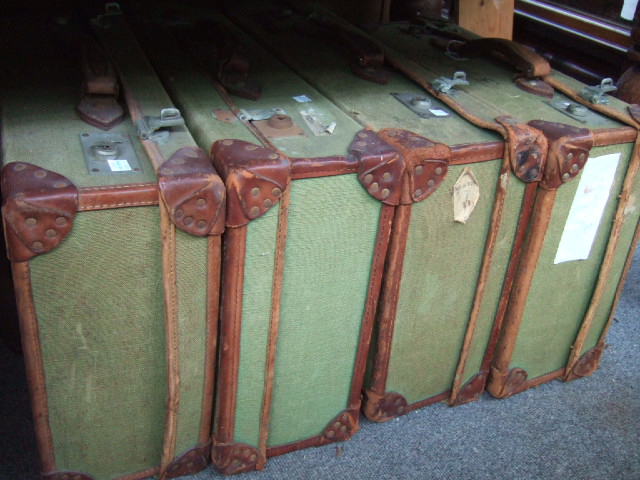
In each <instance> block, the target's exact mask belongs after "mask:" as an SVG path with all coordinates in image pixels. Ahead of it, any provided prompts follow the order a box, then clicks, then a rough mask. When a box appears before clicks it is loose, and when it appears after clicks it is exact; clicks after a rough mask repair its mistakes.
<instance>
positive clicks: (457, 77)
mask: <svg viewBox="0 0 640 480" xmlns="http://www.w3.org/2000/svg"><path fill="white" fill-rule="evenodd" d="M456 85H469V82H468V81H467V74H466V73H464V72H456V73H454V74H453V78H447V77H438V78H436V79H435V80H434V81H433V82H431V86H432V87H433V88H435V89H436V90H437V91H438V92H440V93H449V91H450V90H451V89H452V88H453V87H455V86H456ZM452 93H453V92H452Z"/></svg>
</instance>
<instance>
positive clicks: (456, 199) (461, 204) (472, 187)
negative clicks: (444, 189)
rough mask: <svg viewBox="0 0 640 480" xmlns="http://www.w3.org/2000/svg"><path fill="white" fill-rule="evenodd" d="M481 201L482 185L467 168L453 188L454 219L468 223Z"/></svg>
mask: <svg viewBox="0 0 640 480" xmlns="http://www.w3.org/2000/svg"><path fill="white" fill-rule="evenodd" d="M479 199H480V185H479V184H478V180H477V179H476V176H475V175H474V174H473V172H472V171H471V169H470V168H469V167H465V169H464V170H463V171H462V174H461V175H460V178H458V180H457V181H456V183H455V185H454V186H453V219H454V220H455V221H456V222H460V223H467V220H469V217H471V214H472V213H473V210H474V209H475V208H476V204H477V203H478V200H479Z"/></svg>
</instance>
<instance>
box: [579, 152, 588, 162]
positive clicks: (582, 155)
mask: <svg viewBox="0 0 640 480" xmlns="http://www.w3.org/2000/svg"><path fill="white" fill-rule="evenodd" d="M578 158H579V159H580V161H581V162H584V159H585V158H587V156H586V155H585V154H584V153H581V154H580V156H579V157H578Z"/></svg>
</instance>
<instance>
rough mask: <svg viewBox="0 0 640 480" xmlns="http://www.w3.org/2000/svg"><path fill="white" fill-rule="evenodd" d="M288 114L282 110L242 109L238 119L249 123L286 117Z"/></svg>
mask: <svg viewBox="0 0 640 480" xmlns="http://www.w3.org/2000/svg"><path fill="white" fill-rule="evenodd" d="M286 114H287V112H285V111H284V109H282V108H278V107H274V108H261V109H258V110H243V109H240V114H239V115H238V118H239V119H240V120H242V121H243V122H249V121H251V120H268V119H270V118H271V117H273V116H274V115H286Z"/></svg>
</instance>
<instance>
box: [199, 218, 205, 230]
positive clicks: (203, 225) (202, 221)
mask: <svg viewBox="0 0 640 480" xmlns="http://www.w3.org/2000/svg"><path fill="white" fill-rule="evenodd" d="M197 226H198V228H200V229H202V228H204V227H206V226H207V222H205V221H204V220H200V221H199V222H198V225H197Z"/></svg>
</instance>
